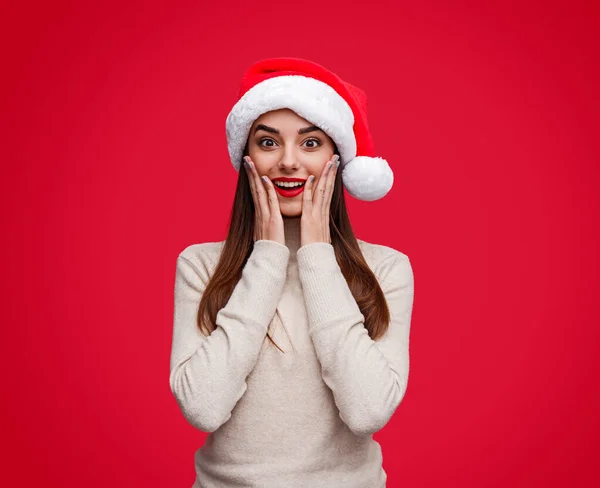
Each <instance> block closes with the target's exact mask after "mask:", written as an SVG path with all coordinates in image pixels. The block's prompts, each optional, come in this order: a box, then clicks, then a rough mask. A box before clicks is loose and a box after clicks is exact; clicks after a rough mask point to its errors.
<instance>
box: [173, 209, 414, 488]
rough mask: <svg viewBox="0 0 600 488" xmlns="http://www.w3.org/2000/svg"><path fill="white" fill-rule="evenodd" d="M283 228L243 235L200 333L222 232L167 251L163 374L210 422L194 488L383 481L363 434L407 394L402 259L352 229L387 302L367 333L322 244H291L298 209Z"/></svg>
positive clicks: (185, 403) (193, 412) (409, 275)
mask: <svg viewBox="0 0 600 488" xmlns="http://www.w3.org/2000/svg"><path fill="white" fill-rule="evenodd" d="M284 227H285V245H283V244H281V243H278V242H275V241H271V240H258V241H256V242H255V243H254V247H253V250H252V252H251V254H250V256H249V258H248V260H247V262H246V264H245V266H244V269H243V271H242V276H241V278H240V280H239V281H238V283H237V284H236V286H235V288H234V290H233V293H232V295H231V297H230V299H229V301H228V302H227V304H226V305H225V306H224V307H223V308H222V309H221V310H220V311H219V312H218V314H217V318H216V323H217V328H216V329H215V330H214V331H213V332H212V333H211V334H210V335H209V336H208V337H206V336H204V335H203V334H202V333H201V331H200V330H199V329H198V328H197V326H196V315H197V311H198V304H199V302H200V297H201V295H202V293H203V291H204V289H205V286H206V284H207V282H208V280H209V278H210V277H211V275H212V272H213V271H214V268H215V266H216V264H217V262H218V259H219V254H220V252H221V250H222V248H223V244H224V241H220V242H205V243H200V244H192V245H190V246H188V247H186V248H185V249H184V250H183V251H182V252H181V253H180V255H179V256H178V258H177V265H176V273H175V287H174V294H175V305H174V326H173V339H172V349H171V360H170V378H169V383H170V387H171V391H172V392H173V395H174V397H175V399H176V400H177V403H178V405H179V407H180V409H181V412H182V413H183V415H184V417H185V418H186V419H187V421H188V422H189V423H190V424H191V425H192V426H194V427H196V428H197V429H199V430H201V431H203V432H207V433H209V435H208V436H207V438H206V440H205V442H204V445H203V446H202V447H200V448H199V449H198V450H197V451H196V453H195V457H194V465H195V472H196V481H195V483H194V485H193V487H192V488H224V487H227V488H229V487H231V488H234V487H235V488H242V487H244V488H250V487H257V488H258V487H260V488H317V487H323V488H382V487H385V486H386V479H387V475H386V472H385V470H384V469H383V464H382V463H383V458H382V449H381V446H380V444H379V443H378V442H376V441H375V440H374V439H373V436H372V434H373V433H375V432H377V431H379V430H380V429H381V428H383V427H384V426H385V425H386V423H387V422H388V421H389V420H390V418H391V416H392V414H393V413H394V411H395V410H396V408H397V407H398V405H399V404H400V402H401V401H402V398H403V397H404V394H405V392H406V387H407V381H408V372H409V332H410V321H411V315H412V308H413V298H414V277H413V271H412V267H411V264H410V261H409V258H408V257H407V255H405V254H403V253H402V252H400V251H397V250H395V249H393V248H391V247H387V246H383V245H378V244H371V243H368V242H366V241H363V240H360V239H359V240H358V243H359V246H360V248H361V251H362V253H363V255H364V257H365V260H366V261H367V263H368V265H369V267H370V268H371V269H372V271H373V272H374V273H375V275H376V276H377V279H378V281H379V283H380V286H381V288H382V290H383V293H384V294H385V297H386V301H387V304H388V307H389V310H390V314H391V322H390V324H389V328H388V330H387V332H386V334H385V335H384V336H383V337H382V338H380V339H378V340H376V341H373V340H372V339H371V338H370V337H369V335H368V332H367V329H366V328H365V327H364V316H363V314H362V313H361V311H360V308H359V307H358V305H357V303H356V301H355V299H354V297H353V295H352V293H351V291H350V288H349V287H348V284H347V282H346V280H345V278H344V276H343V274H342V272H341V270H340V267H339V265H338V263H337V260H336V256H335V252H334V248H333V246H332V245H331V244H329V243H325V242H315V243H311V244H307V245H304V246H300V218H299V217H298V218H293V219H288V218H284ZM267 332H268V333H269V334H270V335H271V337H272V338H273V340H274V341H275V343H276V344H277V345H278V346H279V347H281V349H283V351H284V353H282V352H281V351H279V350H278V349H277V348H276V347H275V346H274V345H273V344H272V343H271V342H270V341H269V339H268V337H266V334H267Z"/></svg>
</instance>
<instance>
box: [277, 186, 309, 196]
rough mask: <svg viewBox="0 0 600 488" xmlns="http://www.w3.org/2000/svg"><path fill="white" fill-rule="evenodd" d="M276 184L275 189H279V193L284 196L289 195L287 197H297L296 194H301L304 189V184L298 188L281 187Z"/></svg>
mask: <svg viewBox="0 0 600 488" xmlns="http://www.w3.org/2000/svg"><path fill="white" fill-rule="evenodd" d="M274 186H275V190H276V191H277V193H279V194H280V195H281V196H282V197H287V198H291V197H295V196H296V195H300V193H302V192H303V191H304V185H302V186H300V187H298V188H280V187H279V186H277V185H274Z"/></svg>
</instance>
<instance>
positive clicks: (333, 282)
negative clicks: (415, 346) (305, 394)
mask: <svg viewBox="0 0 600 488" xmlns="http://www.w3.org/2000/svg"><path fill="white" fill-rule="evenodd" d="M297 258H298V269H299V276H300V281H301V282H302V288H303V291H304V299H305V302H306V307H307V314H308V320H309V331H310V336H311V338H312V341H313V344H314V347H315V351H316V354H317V357H318V359H319V362H320V363H321V375H322V377H323V381H324V382H325V384H327V386H328V387H329V388H330V389H331V391H332V393H333V396H334V400H335V403H336V406H337V407H338V410H339V415H340V418H341V419H342V421H343V422H344V423H345V424H346V425H347V426H348V427H349V428H350V429H351V430H352V431H353V432H354V433H355V434H357V435H368V434H373V433H375V432H377V431H378V430H380V429H382V428H383V427H384V426H385V425H386V424H387V422H388V421H389V420H390V418H391V417H392V415H393V413H394V412H395V410H396V408H397V407H398V405H399V404H400V402H401V401H402V398H403V397H404V393H405V391H406V387H407V382H408V371H409V332H410V321H411V316H412V308H413V299H414V276H413V270H412V266H411V263H410V260H409V258H408V256H406V255H405V254H403V253H400V252H397V251H396V253H394V254H393V255H391V256H389V257H386V258H385V259H384V260H383V261H382V262H381V263H380V264H379V265H378V267H377V272H376V276H377V277H378V281H379V282H380V285H381V287H382V290H383V293H384V295H385V298H386V301H387V305H388V308H389V311H390V316H391V321H390V324H389V327H388V330H387V331H386V333H385V335H384V336H383V337H381V338H379V339H378V340H376V341H373V340H372V339H371V338H370V337H369V334H368V331H367V329H366V328H365V326H364V319H365V318H364V315H363V314H362V313H361V311H360V308H359V307H358V305H357V303H356V300H355V299H354V296H353V295H352V292H351V291H350V288H349V286H348V283H347V282H346V279H345V277H344V275H343V274H342V271H341V269H340V267H339V265H338V263H337V260H336V257H335V251H334V248H333V246H332V245H331V244H329V243H324V242H316V243H312V244H308V245H305V246H303V247H301V248H300V249H299V250H298V252H297Z"/></svg>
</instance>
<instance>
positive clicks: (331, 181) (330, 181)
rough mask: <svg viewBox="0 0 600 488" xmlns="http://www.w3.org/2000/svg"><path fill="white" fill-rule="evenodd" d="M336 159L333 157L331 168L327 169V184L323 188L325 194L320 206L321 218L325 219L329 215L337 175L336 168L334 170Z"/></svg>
mask: <svg viewBox="0 0 600 488" xmlns="http://www.w3.org/2000/svg"><path fill="white" fill-rule="evenodd" d="M336 161H337V160H336V159H335V156H334V160H333V166H332V167H331V168H330V169H329V172H328V173H327V184H326V186H325V193H324V195H323V197H324V201H323V205H322V207H321V208H322V212H321V214H322V216H323V217H326V216H328V215H329V207H330V204H331V196H332V195H333V188H334V187H335V177H336V174H337V168H336V164H335V163H336Z"/></svg>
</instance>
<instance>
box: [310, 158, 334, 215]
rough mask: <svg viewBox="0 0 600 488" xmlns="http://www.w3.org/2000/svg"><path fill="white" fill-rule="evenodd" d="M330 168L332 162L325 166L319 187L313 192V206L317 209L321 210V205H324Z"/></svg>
mask: <svg viewBox="0 0 600 488" xmlns="http://www.w3.org/2000/svg"><path fill="white" fill-rule="evenodd" d="M330 168H331V161H327V163H325V166H323V169H322V171H321V176H320V177H319V182H318V183H317V186H316V188H315V189H314V192H313V193H314V195H313V205H314V206H315V207H317V208H321V205H322V204H323V200H324V193H325V188H326V186H327V175H328V174H329V169H330Z"/></svg>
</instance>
